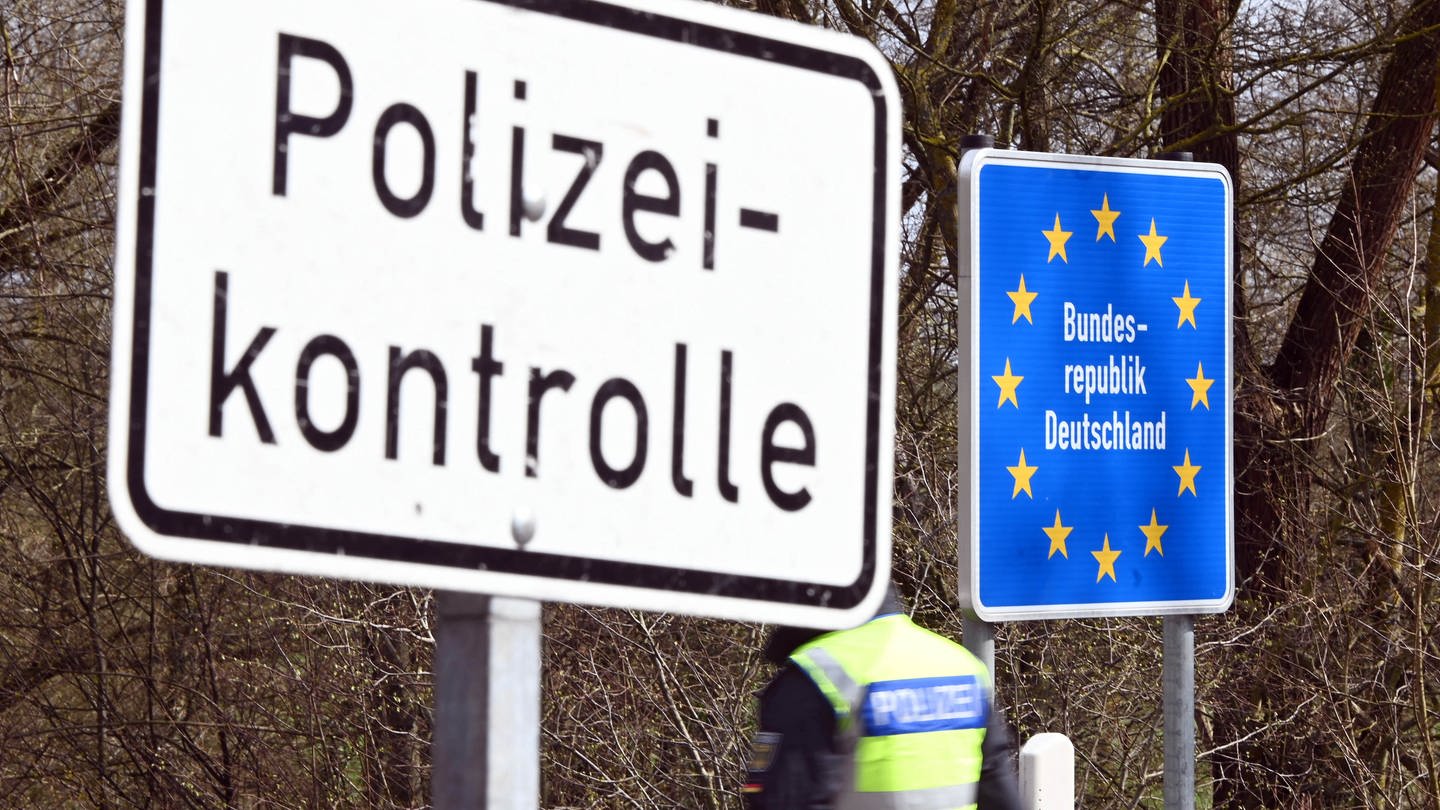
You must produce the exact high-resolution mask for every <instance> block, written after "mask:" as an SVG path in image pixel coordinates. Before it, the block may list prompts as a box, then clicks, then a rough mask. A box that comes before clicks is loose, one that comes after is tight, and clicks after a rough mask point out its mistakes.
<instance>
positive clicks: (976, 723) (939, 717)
mask: <svg viewBox="0 0 1440 810" xmlns="http://www.w3.org/2000/svg"><path fill="white" fill-rule="evenodd" d="M863 715H864V720H865V733H866V734H867V735H869V736H888V735H891V734H913V733H918V732H924V731H943V730H947V729H960V728H978V727H980V726H982V725H984V722H985V702H984V693H983V692H982V691H981V688H980V684H979V682H978V681H977V680H976V679H975V678H974V677H973V676H956V677H946V678H921V679H915V680H899V681H884V682H878V683H874V684H871V686H870V689H869V692H868V693H867V694H866V696H865V705H864V710H863Z"/></svg>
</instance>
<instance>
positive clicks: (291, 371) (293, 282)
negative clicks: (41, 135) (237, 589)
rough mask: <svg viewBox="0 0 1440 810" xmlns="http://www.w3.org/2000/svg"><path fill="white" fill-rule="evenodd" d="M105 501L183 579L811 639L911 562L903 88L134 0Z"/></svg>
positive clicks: (672, 22) (461, 29) (458, 13)
mask: <svg viewBox="0 0 1440 810" xmlns="http://www.w3.org/2000/svg"><path fill="white" fill-rule="evenodd" d="M125 92H126V104H125V109H124V121H123V139H122V161H121V199H120V215H119V233H118V245H117V260H116V273H115V277H116V290H115V314H114V317H115V340H114V368H113V383H112V386H113V390H112V395H111V408H112V411H111V412H112V421H111V441H110V448H111V449H110V456H111V458H110V489H111V500H112V504H113V506H114V509H115V512H116V514H117V517H118V519H119V521H120V525H121V527H122V529H123V530H124V531H125V532H126V534H127V535H129V536H130V537H131V538H132V540H133V541H134V542H135V543H136V544H137V545H138V546H139V547H140V548H141V549H142V550H144V551H146V552H148V553H150V554H153V555H156V556H159V557H164V558H168V559H176V560H185V561H192V562H203V563H211V564H219V565H234V566H241V567H250V568H262V569H273V570H282V571H292V572H300V573H314V574H326V575H332V576H343V577H354V578H361V579H375V580H385V581H393V582H400V583H407V584H417V585H426V586H433V587H440V588H447V589H453V590H472V591H483V592H488V593H494V594H503V595H512V596H524V597H529V598H537V599H546V600H562V601H583V602H593V603H598V604H608V605H618V606H626V607H636V608H646V609H660V610H674V611H681V612H690V613H699V614H709V615H718V616H725V617H732V618H739V619H751V620H760V621H777V622H788V623H793V624H810V625H815V626H821V625H842V624H846V623H852V622H854V621H858V620H859V619H861V618H864V617H866V616H867V615H868V611H870V610H871V609H873V607H874V605H875V604H876V603H877V602H878V599H879V597H880V594H881V592H882V591H883V588H884V584H885V581H886V579H887V578H888V571H889V553H890V520H891V512H890V498H891V472H892V462H891V455H892V448H893V408H894V406H893V400H894V374H895V372H894V367H895V360H894V355H895V346H894V340H895V337H894V332H895V306H896V304H895V287H896V262H897V255H898V247H897V235H896V227H897V225H898V221H899V217H898V213H897V208H898V193H897V192H898V171H899V169H900V161H899V128H898V115H899V110H898V106H899V97H898V94H897V92H896V89H895V85H894V80H893V78H892V76H891V74H890V71H889V68H888V66H887V64H886V63H885V61H884V60H883V58H882V57H881V56H880V55H879V54H878V53H877V52H876V51H875V50H874V48H873V47H871V46H870V45H869V44H868V43H866V42H864V41H862V40H859V39H856V38H852V37H845V36H841V35H838V34H834V33H831V32H826V31H823V30H820V29H815V28H810V27H805V26H801V25H798V24H794V23H789V22H785V21H779V20H775V19H772V18H767V17H762V16H761V15H758V14H749V13H744V12H738V11H734V10H730V9H724V8H720V7H716V6H712V5H708V4H701V3H690V2H679V1H678V0H672V2H667V3H665V4H663V5H661V4H659V3H654V4H652V3H650V2H648V1H647V2H641V3H638V4H633V5H631V6H625V7H622V6H617V5H611V4H607V3H599V2H592V1H591V0H540V1H539V2H533V1H532V0H525V2H520V1H519V0H418V1H417V2H410V3H406V4H403V5H401V4H396V3H393V2H381V1H380V0H302V1H297V0H284V1H283V2H281V1H280V0H261V2H247V3H213V2H207V3H200V2H178V1H176V0H170V2H162V0H148V2H137V3H134V4H132V5H131V7H130V10H129V19H128V27H127V64H126V79H125Z"/></svg>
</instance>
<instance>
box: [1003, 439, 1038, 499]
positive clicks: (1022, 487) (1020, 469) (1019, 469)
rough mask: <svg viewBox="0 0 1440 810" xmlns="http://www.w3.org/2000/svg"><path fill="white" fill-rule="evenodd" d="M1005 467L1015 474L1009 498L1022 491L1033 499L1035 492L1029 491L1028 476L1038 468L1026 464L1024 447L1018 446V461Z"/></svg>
mask: <svg viewBox="0 0 1440 810" xmlns="http://www.w3.org/2000/svg"><path fill="white" fill-rule="evenodd" d="M1005 469H1007V470H1009V471H1010V474H1011V475H1013V476H1015V491H1014V492H1012V493H1010V498H1011V500H1014V498H1015V496H1017V495H1019V494H1020V493H1021V492H1022V491H1023V492H1024V493H1025V494H1026V495H1029V496H1030V499H1031V500H1034V499H1035V493H1033V492H1031V491H1030V477H1031V476H1032V475H1034V474H1035V471H1036V470H1038V469H1040V468H1039V467H1031V466H1028V465H1026V463H1025V448H1023V447H1022V448H1020V463H1019V464H1017V465H1015V466H1014V467H1006V468H1005Z"/></svg>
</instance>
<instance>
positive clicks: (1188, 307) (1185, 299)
mask: <svg viewBox="0 0 1440 810" xmlns="http://www.w3.org/2000/svg"><path fill="white" fill-rule="evenodd" d="M1140 238H1141V239H1144V238H1145V237H1143V236H1142V237H1140ZM1170 300H1171V301H1174V302H1175V306H1177V307H1179V308H1180V320H1178V321H1176V322H1175V328H1176V329H1179V328H1180V327H1181V326H1183V325H1184V324H1185V322H1186V321H1189V322H1190V328H1191V329H1199V328H1200V327H1198V326H1196V325H1195V308H1196V307H1198V306H1200V302H1201V301H1204V300H1205V299H1203V298H1191V297H1190V279H1188V278H1187V279H1185V294H1184V295H1182V296H1180V297H1179V298H1176V297H1175V296H1173V295H1172V296H1170ZM1207 311H1208V310H1207Z"/></svg>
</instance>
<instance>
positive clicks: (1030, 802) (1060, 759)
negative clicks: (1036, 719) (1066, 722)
mask: <svg viewBox="0 0 1440 810" xmlns="http://www.w3.org/2000/svg"><path fill="white" fill-rule="evenodd" d="M1020 804H1021V806H1022V807H1024V808H1025V810H1075V746H1074V744H1072V743H1071V742H1070V738H1069V737H1066V736H1065V735H1064V734H1055V733H1053V732H1047V733H1045V734H1036V735H1035V736H1034V737H1031V738H1030V739H1029V740H1028V741H1026V743H1025V745H1024V747H1022V748H1021V749H1020Z"/></svg>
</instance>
